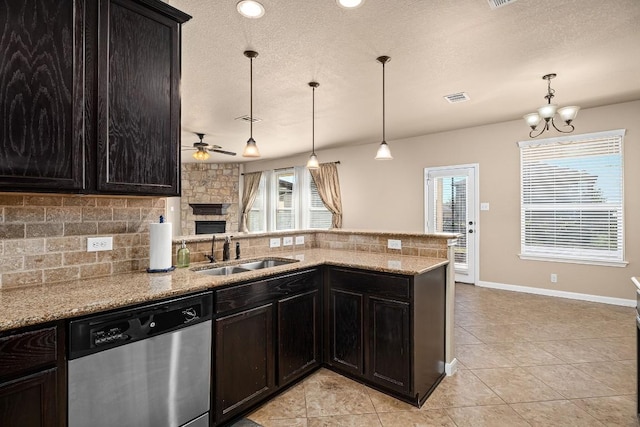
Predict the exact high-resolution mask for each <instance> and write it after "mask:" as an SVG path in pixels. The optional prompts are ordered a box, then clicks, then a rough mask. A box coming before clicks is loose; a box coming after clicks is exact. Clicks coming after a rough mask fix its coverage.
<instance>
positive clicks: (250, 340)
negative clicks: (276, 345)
mask: <svg viewBox="0 0 640 427" xmlns="http://www.w3.org/2000/svg"><path fill="white" fill-rule="evenodd" d="M272 321H273V304H271V303H270V304H266V305H262V306H259V307H255V308H251V309H249V310H244V311H241V312H239V313H235V314H232V315H229V316H224V317H221V318H218V319H216V323H215V333H216V337H215V345H216V349H215V355H216V358H215V360H214V365H215V375H216V379H215V384H216V392H215V396H216V397H215V414H216V420H218V421H224V420H227V419H229V418H231V417H233V416H234V415H235V414H238V413H240V412H242V411H243V410H244V409H246V407H247V406H250V405H251V404H253V403H254V402H255V401H256V400H259V399H261V398H262V396H263V395H266V394H268V393H269V392H270V391H271V390H272V389H273V388H274V387H275V377H274V372H275V366H274V357H273V326H272Z"/></svg>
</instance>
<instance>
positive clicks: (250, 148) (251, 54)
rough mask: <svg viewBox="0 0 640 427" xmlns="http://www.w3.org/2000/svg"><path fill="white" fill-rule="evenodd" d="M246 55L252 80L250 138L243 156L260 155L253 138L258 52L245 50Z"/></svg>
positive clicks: (250, 82)
mask: <svg viewBox="0 0 640 427" xmlns="http://www.w3.org/2000/svg"><path fill="white" fill-rule="evenodd" d="M244 56H246V57H247V58H249V62H250V80H249V93H250V109H249V132H250V133H249V140H248V141H247V145H246V146H245V147H244V151H243V152H242V157H260V151H258V146H257V145H256V141H255V140H254V139H253V58H256V57H257V56H258V52H255V51H253V50H245V51H244Z"/></svg>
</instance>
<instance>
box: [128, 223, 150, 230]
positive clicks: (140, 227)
mask: <svg viewBox="0 0 640 427" xmlns="http://www.w3.org/2000/svg"><path fill="white" fill-rule="evenodd" d="M147 231H149V223H148V222H145V221H129V222H127V233H144V232H147Z"/></svg>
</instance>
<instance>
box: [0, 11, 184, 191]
mask: <svg viewBox="0 0 640 427" xmlns="http://www.w3.org/2000/svg"><path fill="white" fill-rule="evenodd" d="M190 18H191V17H190V16H189V15H187V14H184V13H182V12H180V11H179V10H177V9H175V8H173V7H171V6H169V5H167V4H166V3H163V2H161V1H159V0H97V1H88V0H31V1H28V2H25V1H24V0H4V1H3V3H2V5H1V6H0V25H2V34H3V36H2V38H0V48H1V49H2V52H3V55H1V56H0V73H1V75H0V91H1V92H0V93H1V95H0V109H1V110H2V111H0V131H1V132H2V134H1V135H0V138H1V140H0V191H42V192H62V193H64V192H68V193H85V194H92V193H98V194H134V195H158V196H173V195H179V194H180V94H179V83H180V47H181V24H182V23H184V22H186V21H187V20H189V19H190ZM7 52H8V53H7Z"/></svg>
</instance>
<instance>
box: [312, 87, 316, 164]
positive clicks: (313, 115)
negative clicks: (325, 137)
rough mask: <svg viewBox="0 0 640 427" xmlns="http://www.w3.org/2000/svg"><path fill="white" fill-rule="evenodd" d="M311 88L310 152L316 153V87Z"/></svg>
mask: <svg viewBox="0 0 640 427" xmlns="http://www.w3.org/2000/svg"><path fill="white" fill-rule="evenodd" d="M311 88H312V89H313V90H312V92H311V154H316V88H315V86H311Z"/></svg>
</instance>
